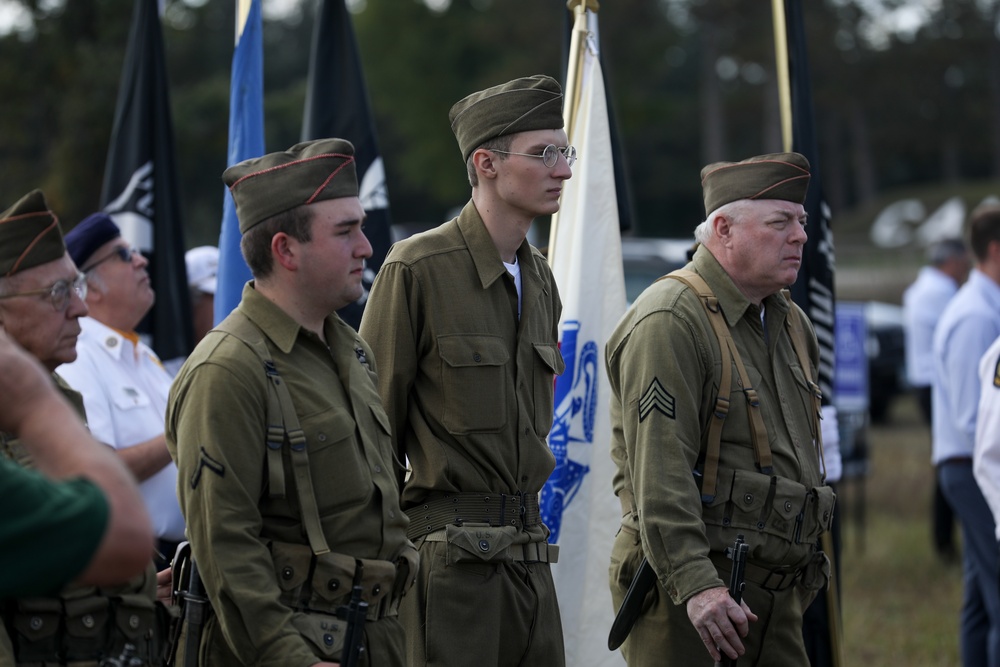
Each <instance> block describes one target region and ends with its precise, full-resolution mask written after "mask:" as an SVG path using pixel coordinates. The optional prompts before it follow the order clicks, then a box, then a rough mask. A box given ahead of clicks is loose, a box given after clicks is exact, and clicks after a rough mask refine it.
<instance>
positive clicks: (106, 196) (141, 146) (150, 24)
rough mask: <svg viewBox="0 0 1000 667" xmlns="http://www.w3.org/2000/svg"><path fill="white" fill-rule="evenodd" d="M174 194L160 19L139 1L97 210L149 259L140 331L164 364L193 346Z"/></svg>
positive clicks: (181, 233) (152, 6) (152, 5)
mask: <svg viewBox="0 0 1000 667" xmlns="http://www.w3.org/2000/svg"><path fill="white" fill-rule="evenodd" d="M178 192H179V190H178V182H177V168H176V166H175V161H174V133H173V123H172V121H171V118H170V97H169V95H168V85H167V68H166V58H165V56H164V52H163V33H162V30H161V28H160V15H159V13H157V5H156V3H155V2H149V1H148V0H136V2H135V8H134V10H133V13H132V27H131V28H130V30H129V38H128V49H127V50H126V52H125V66H124V68H123V70H122V79H121V87H120V89H119V91H118V102H117V106H116V108H115V120H114V126H113V128H112V131H111V145H110V147H109V149H108V161H107V166H106V168H105V171H104V187H103V189H102V192H101V206H102V207H103V208H104V210H105V211H107V213H108V214H109V215H111V217H112V218H113V219H114V221H115V223H117V225H118V227H119V228H120V229H121V231H122V237H123V238H124V239H125V240H126V241H128V242H129V243H130V244H131V245H132V246H134V247H136V248H138V249H139V250H140V251H142V253H143V254H144V255H145V256H146V257H147V259H149V267H148V269H147V270H148V271H149V278H150V284H151V285H152V287H153V289H154V290H156V303H155V304H154V305H153V308H152V310H150V312H149V314H148V315H147V316H146V317H145V318H143V321H142V322H141V323H140V324H139V327H138V328H139V331H140V332H142V333H145V334H149V335H151V336H152V347H153V349H154V350H155V351H156V353H157V354H158V355H159V357H160V358H161V359H163V360H164V361H169V360H171V359H176V358H179V357H183V356H186V355H187V354H188V353H189V352H190V351H191V347H192V344H193V340H194V333H193V329H192V325H191V300H190V295H189V293H188V287H187V279H186V278H185V275H186V272H185V267H184V226H183V224H182V222H181V221H182V220H183V216H182V215H181V210H180V196H179V194H178Z"/></svg>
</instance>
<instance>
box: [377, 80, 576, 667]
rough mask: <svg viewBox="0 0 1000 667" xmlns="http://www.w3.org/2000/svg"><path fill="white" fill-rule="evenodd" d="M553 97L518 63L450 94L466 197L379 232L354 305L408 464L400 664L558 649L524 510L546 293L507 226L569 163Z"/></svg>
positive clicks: (538, 548) (543, 532) (537, 464)
mask: <svg viewBox="0 0 1000 667" xmlns="http://www.w3.org/2000/svg"><path fill="white" fill-rule="evenodd" d="M562 102H563V96H562V91H561V90H560V88H559V84H557V83H556V82H555V81H554V80H553V79H551V78H549V77H547V76H532V77H525V78H521V79H516V80H514V81H510V82H508V83H505V84H502V85H499V86H495V87H493V88H489V89H487V90H484V91H481V92H478V93H474V94H472V95H469V96H468V97H466V98H464V99H462V100H461V101H459V102H458V103H456V104H455V105H454V106H453V107H452V109H451V113H450V114H449V116H450V119H451V125H452V130H453V131H454V133H455V136H456V137H457V139H458V144H459V147H460V148H461V151H462V156H463V157H464V158H465V160H466V166H467V170H468V174H469V181H470V183H471V185H472V200H471V201H470V202H469V203H468V204H467V205H466V206H465V208H464V209H463V211H462V212H461V214H460V215H459V216H458V218H456V219H454V220H452V221H450V222H448V223H445V224H444V225H442V226H440V227H439V228H437V229H435V230H432V231H429V232H427V233H424V234H419V235H417V236H415V237H413V238H410V239H407V240H406V241H402V242H399V243H397V244H396V245H395V246H393V248H392V250H391V251H390V253H389V255H388V257H386V261H385V263H384V264H383V265H382V269H381V270H380V271H379V275H378V277H377V278H376V280H375V284H374V285H373V287H372V292H371V295H370V297H369V299H368V303H367V305H366V307H365V314H364V317H363V319H362V322H361V332H362V335H363V336H364V337H365V339H366V340H368V341H369V343H370V344H371V346H372V350H373V351H374V352H375V355H376V357H377V358H378V360H379V366H380V368H381V369H382V371H381V372H380V373H379V392H380V393H381V395H382V400H383V402H384V403H385V406H386V411H387V412H388V414H389V420H390V423H391V425H392V437H393V442H394V444H395V447H396V451H397V452H398V455H399V457H400V459H402V458H403V457H404V456H405V457H408V458H409V461H410V464H411V466H412V475H411V477H410V478H409V480H408V481H407V483H406V486H405V488H404V491H403V507H404V508H406V510H407V514H408V515H409V516H410V537H411V539H413V540H414V542H415V544H416V545H417V547H418V548H419V549H420V554H421V566H420V575H419V577H418V583H417V585H416V587H415V591H416V593H415V594H414V595H412V596H410V597H409V598H407V599H406V600H405V601H404V609H403V611H402V612H401V617H402V619H403V623H404V625H405V626H406V630H407V636H406V640H407V659H408V664H409V665H410V667H416V666H417V665H426V664H442V665H462V664H465V665H471V664H475V665H479V666H481V667H489V666H492V665H495V666H497V667H499V666H513V665H546V666H547V667H559V666H560V665H562V664H563V663H564V652H563V641H562V627H561V623H560V618H559V609H558V605H557V601H556V593H555V589H554V586H553V583H552V576H551V572H550V570H549V563H550V562H553V561H554V556H555V549H554V548H550V547H549V545H548V544H547V542H546V539H547V537H548V529H547V528H546V527H545V526H544V524H542V522H541V519H540V517H539V509H538V493H539V491H540V490H541V488H542V485H543V484H544V483H545V480H546V479H547V478H548V476H549V474H550V473H551V472H552V469H553V467H554V465H555V460H554V457H553V455H552V452H551V451H550V450H549V448H548V446H547V444H546V441H545V438H546V435H547V434H548V431H549V428H550V426H551V424H552V400H553V379H554V377H555V375H556V374H558V373H560V372H561V371H562V370H563V362H562V357H561V356H560V354H559V351H558V349H557V344H556V341H557V325H558V322H559V315H560V311H561V309H562V305H561V303H560V301H559V294H558V292H557V290H556V285H555V281H554V280H553V277H552V273H551V272H550V270H549V267H548V264H547V263H546V262H545V259H544V258H543V257H542V255H541V254H540V253H539V252H538V250H536V249H535V248H533V247H531V246H530V245H529V244H528V243H527V242H526V240H525V237H526V235H527V233H528V228H529V226H530V225H531V222H532V220H533V219H534V218H536V217H537V216H540V215H548V214H551V213H555V212H556V211H557V210H559V195H560V193H561V192H562V184H563V181H565V180H566V179H568V178H569V177H570V176H571V175H572V172H571V171H570V167H571V165H572V163H573V160H574V159H575V157H576V151H575V150H574V149H573V148H572V147H570V146H567V141H566V133H565V132H564V131H563V129H562V127H563V119H562ZM459 624H460V625H459ZM456 627H461V631H460V632H456V631H455V628H456Z"/></svg>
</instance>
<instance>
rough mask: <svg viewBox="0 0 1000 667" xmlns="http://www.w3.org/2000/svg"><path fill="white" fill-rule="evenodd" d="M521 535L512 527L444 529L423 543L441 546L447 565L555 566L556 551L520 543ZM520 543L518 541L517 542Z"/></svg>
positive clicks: (551, 546)
mask: <svg viewBox="0 0 1000 667" xmlns="http://www.w3.org/2000/svg"><path fill="white" fill-rule="evenodd" d="M524 536H525V533H524V532H523V531H521V530H520V528H517V527H515V526H497V527H495V526H489V525H476V524H468V523H467V524H463V525H461V526H455V525H448V526H445V527H444V528H442V529H441V530H438V531H435V532H433V533H431V534H429V535H427V536H425V537H424V538H423V539H424V541H426V542H445V543H446V555H445V559H446V561H447V563H448V564H449V565H455V564H460V563H511V562H514V561H521V562H525V563H555V562H556V561H558V560H559V547H558V546H557V545H555V544H549V543H547V542H524V541H523V539H524ZM519 540H520V541H519Z"/></svg>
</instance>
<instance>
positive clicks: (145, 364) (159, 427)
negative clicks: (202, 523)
mask: <svg viewBox="0 0 1000 667" xmlns="http://www.w3.org/2000/svg"><path fill="white" fill-rule="evenodd" d="M80 327H81V328H82V329H83V331H82V332H81V333H80V338H79V339H78V340H77V343H76V353H77V358H76V361H74V362H73V363H71V364H63V365H62V366H60V367H59V368H58V369H57V372H58V373H59V375H61V376H62V378H63V379H64V380H66V382H67V383H69V385H70V386H71V387H73V388H74V389H76V390H77V391H78V392H80V393H81V394H82V395H83V404H84V407H85V408H86V410H87V426H88V427H89V428H90V432H91V433H92V434H93V435H94V437H95V438H96V439H97V440H99V441H101V442H104V443H107V444H109V445H111V446H112V447H114V448H115V449H126V448H128V447H131V446H133V445H137V444H139V443H142V442H145V441H147V440H150V439H151V438H154V437H156V436H158V435H160V434H161V433H163V429H164V426H163V424H164V422H163V419H164V415H165V414H166V409H167V395H168V393H169V392H170V383H171V378H170V375H168V374H167V372H166V371H165V370H164V369H163V365H162V364H161V363H160V360H159V358H157V356H156V354H155V353H154V352H153V351H152V350H151V349H150V348H149V346H147V345H146V344H145V343H143V342H142V341H139V340H138V339H137V338H133V337H131V336H126V335H124V334H122V333H121V332H119V331H117V330H115V329H112V328H111V327H108V326H105V325H104V324H101V323H100V322H98V321H97V320H95V319H93V318H91V317H84V318H81V319H80ZM139 490H140V492H141V493H142V497H143V499H144V500H145V501H146V508H147V509H148V511H149V515H150V517H151V518H152V521H153V530H154V531H155V532H156V536H157V537H159V538H160V539H164V540H170V541H173V542H179V541H181V540H183V539H184V517H183V515H182V514H181V509H180V505H179V504H178V502H177V466H176V465H175V464H174V463H173V461H171V462H170V463H168V464H167V465H166V466H165V467H164V468H162V469H161V470H160V471H159V472H157V473H156V474H154V475H153V476H152V477H150V478H149V479H146V480H145V481H143V482H141V483H140V484H139Z"/></svg>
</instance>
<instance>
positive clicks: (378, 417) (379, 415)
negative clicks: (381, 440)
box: [371, 403, 391, 433]
mask: <svg viewBox="0 0 1000 667" xmlns="http://www.w3.org/2000/svg"><path fill="white" fill-rule="evenodd" d="M371 409H372V414H373V415H375V421H376V422H378V423H379V425H380V426H381V427H382V430H383V431H385V432H386V433H390V432H391V431H390V428H389V415H387V414H385V408H383V407H382V406H381V405H376V404H374V403H372V405H371Z"/></svg>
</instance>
